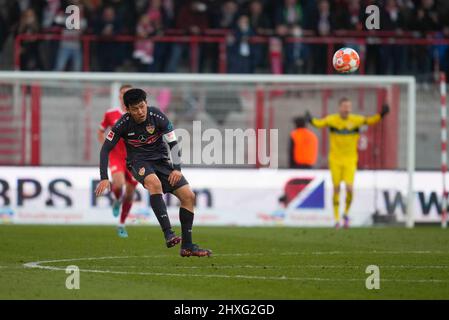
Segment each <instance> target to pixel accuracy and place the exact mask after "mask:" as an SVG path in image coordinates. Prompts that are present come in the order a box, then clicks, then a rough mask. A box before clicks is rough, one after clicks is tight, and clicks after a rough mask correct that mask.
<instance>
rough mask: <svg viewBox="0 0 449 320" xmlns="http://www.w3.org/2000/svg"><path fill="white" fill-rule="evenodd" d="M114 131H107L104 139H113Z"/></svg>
mask: <svg viewBox="0 0 449 320" xmlns="http://www.w3.org/2000/svg"><path fill="white" fill-rule="evenodd" d="M114 136H115V133H114V131H112V130H111V131H109V133H108V135H107V136H106V139H108V140H109V141H112V139H114Z"/></svg>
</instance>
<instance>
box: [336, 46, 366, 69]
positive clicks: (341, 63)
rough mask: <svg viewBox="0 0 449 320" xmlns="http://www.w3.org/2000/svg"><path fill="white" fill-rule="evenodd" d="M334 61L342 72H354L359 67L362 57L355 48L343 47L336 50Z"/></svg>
mask: <svg viewBox="0 0 449 320" xmlns="http://www.w3.org/2000/svg"><path fill="white" fill-rule="evenodd" d="M332 63H333V65H334V68H335V70H337V71H338V72H340V73H348V72H354V71H357V69H358V68H359V65H360V57H359V54H358V53H357V51H355V50H354V49H351V48H341V49H339V50H337V52H335V54H334V58H333V59H332Z"/></svg>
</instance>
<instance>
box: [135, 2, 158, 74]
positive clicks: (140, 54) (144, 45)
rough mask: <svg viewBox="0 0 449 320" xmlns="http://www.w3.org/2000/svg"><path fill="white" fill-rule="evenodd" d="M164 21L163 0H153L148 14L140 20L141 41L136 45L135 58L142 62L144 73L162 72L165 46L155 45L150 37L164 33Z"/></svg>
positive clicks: (138, 29)
mask: <svg viewBox="0 0 449 320" xmlns="http://www.w3.org/2000/svg"><path fill="white" fill-rule="evenodd" d="M164 20H165V19H164V11H163V8H162V3H161V0H151V2H150V5H149V7H148V9H147V11H146V13H144V14H143V15H142V16H141V17H140V19H139V22H138V25H137V30H136V36H138V37H139V40H137V41H136V42H135V43H134V54H133V57H134V58H135V59H137V60H139V61H140V65H141V68H140V69H141V70H142V71H148V72H162V67H163V64H162V62H163V61H162V59H163V52H162V50H161V49H163V47H162V46H161V45H163V44H162V43H155V42H153V41H152V40H150V39H148V37H150V36H154V35H160V34H161V33H162V30H163V27H164Z"/></svg>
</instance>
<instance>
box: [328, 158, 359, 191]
mask: <svg viewBox="0 0 449 320" xmlns="http://www.w3.org/2000/svg"><path fill="white" fill-rule="evenodd" d="M329 169H330V171H331V175H332V183H333V184H334V186H339V185H340V183H341V182H344V183H345V184H346V185H348V184H349V185H352V184H353V183H354V176H355V172H356V170H357V159H348V160H341V159H339V160H335V159H331V158H329Z"/></svg>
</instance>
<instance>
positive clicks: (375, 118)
mask: <svg viewBox="0 0 449 320" xmlns="http://www.w3.org/2000/svg"><path fill="white" fill-rule="evenodd" d="M388 112H390V107H389V106H388V104H384V105H383V106H382V110H381V111H380V112H379V113H376V114H375V115H373V116H371V117H366V119H365V123H366V124H367V125H369V126H370V125H373V124H376V123H378V122H379V121H380V120H382V119H383V117H385V116H386V115H387V114H388Z"/></svg>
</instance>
